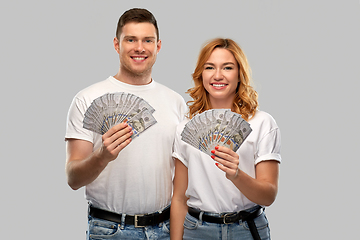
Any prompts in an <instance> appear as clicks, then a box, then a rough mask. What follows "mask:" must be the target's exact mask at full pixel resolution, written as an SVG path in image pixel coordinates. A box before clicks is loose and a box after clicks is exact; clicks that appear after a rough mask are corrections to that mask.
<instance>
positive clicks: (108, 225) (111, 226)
mask: <svg viewBox="0 0 360 240" xmlns="http://www.w3.org/2000/svg"><path fill="white" fill-rule="evenodd" d="M169 228H170V223H169V220H167V221H165V222H162V223H160V224H158V225H155V226H147V227H140V228H135V226H134V225H126V224H125V223H122V224H118V223H115V222H110V221H106V220H102V219H98V218H93V217H91V216H89V223H88V231H87V234H86V239H87V240H102V239H109V240H117V239H147V240H152V239H166V240H169V239H170V231H169Z"/></svg>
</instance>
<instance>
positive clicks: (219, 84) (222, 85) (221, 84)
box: [211, 83, 227, 88]
mask: <svg viewBox="0 0 360 240" xmlns="http://www.w3.org/2000/svg"><path fill="white" fill-rule="evenodd" d="M211 85H212V86H213V87H219V88H220V87H225V86H226V85H227V84H223V83H213V84H211Z"/></svg>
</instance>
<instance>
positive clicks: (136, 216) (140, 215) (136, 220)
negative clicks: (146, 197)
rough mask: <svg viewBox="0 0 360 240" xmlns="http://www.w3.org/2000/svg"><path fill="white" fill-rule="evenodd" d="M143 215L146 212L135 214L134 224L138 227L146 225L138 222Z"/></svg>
mask: <svg viewBox="0 0 360 240" xmlns="http://www.w3.org/2000/svg"><path fill="white" fill-rule="evenodd" d="M143 216H144V214H135V216H134V220H135V222H134V226H135V227H136V228H140V227H145V226H141V225H139V224H138V221H139V219H138V217H143Z"/></svg>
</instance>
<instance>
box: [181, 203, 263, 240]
mask: <svg viewBox="0 0 360 240" xmlns="http://www.w3.org/2000/svg"><path fill="white" fill-rule="evenodd" d="M263 211H264V209H263V208H262V207H260V206H259V207H258V209H256V210H255V211H254V212H246V211H240V212H234V213H224V214H222V215H221V216H211V215H207V214H206V213H205V214H203V215H202V220H203V221H205V222H211V223H218V224H231V223H235V222H238V221H240V220H242V221H246V222H247V223H248V225H249V228H250V232H251V235H252V236H253V238H254V239H255V240H260V236H259V233H258V231H257V228H256V225H255V222H254V219H255V218H256V217H258V216H260V215H261V214H262V213H263ZM188 212H189V214H190V215H191V216H193V217H195V218H197V219H200V213H201V212H202V211H200V210H197V209H195V208H192V207H189V209H188Z"/></svg>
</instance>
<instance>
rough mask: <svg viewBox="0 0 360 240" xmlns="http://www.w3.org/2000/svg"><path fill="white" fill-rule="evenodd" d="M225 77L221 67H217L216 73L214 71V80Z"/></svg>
mask: <svg viewBox="0 0 360 240" xmlns="http://www.w3.org/2000/svg"><path fill="white" fill-rule="evenodd" d="M222 79H223V75H222V72H221V69H216V70H215V73H214V80H218V81H219V80H222Z"/></svg>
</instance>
